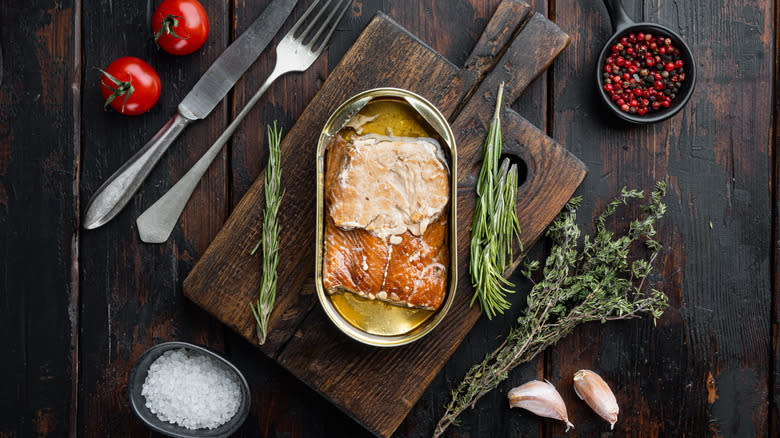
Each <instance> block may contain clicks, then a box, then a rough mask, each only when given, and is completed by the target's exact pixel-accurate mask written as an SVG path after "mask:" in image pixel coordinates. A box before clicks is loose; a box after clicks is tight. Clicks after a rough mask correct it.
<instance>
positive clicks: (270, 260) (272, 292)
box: [249, 121, 284, 345]
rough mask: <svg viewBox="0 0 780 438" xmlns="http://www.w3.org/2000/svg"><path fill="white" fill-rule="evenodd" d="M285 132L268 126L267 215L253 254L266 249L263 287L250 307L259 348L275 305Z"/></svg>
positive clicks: (264, 251)
mask: <svg viewBox="0 0 780 438" xmlns="http://www.w3.org/2000/svg"><path fill="white" fill-rule="evenodd" d="M281 141H282V130H281V129H278V130H277V129H276V121H274V126H273V128H272V127H271V126H268V149H269V153H268V167H267V168H266V171H265V211H264V212H263V235H262V237H261V240H260V241H259V242H257V245H256V246H255V248H254V249H253V250H252V254H254V253H255V252H256V251H257V249H258V248H260V247H261V246H262V248H263V262H262V263H263V277H262V280H261V283H260V294H259V297H258V299H257V302H256V303H254V304H253V303H249V307H251V309H252V315H254V317H255V321H257V337H258V339H259V343H260V345H263V344H265V340H266V338H267V337H268V320H269V319H270V318H271V311H272V310H273V308H274V302H275V301H276V281H277V273H276V267H277V265H278V264H279V231H280V226H279V220H278V214H279V205H280V204H281V203H282V198H283V197H284V191H283V190H281V179H282V172H281V169H280V168H279V166H280V163H281V151H280V149H279V144H280V143H281Z"/></svg>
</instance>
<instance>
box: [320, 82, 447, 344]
mask: <svg viewBox="0 0 780 438" xmlns="http://www.w3.org/2000/svg"><path fill="white" fill-rule="evenodd" d="M379 97H396V98H402V99H404V100H405V101H406V102H407V103H408V104H409V105H410V106H411V107H412V108H413V109H415V110H416V111H417V112H418V113H419V114H420V115H421V116H422V117H423V118H424V119H425V120H426V121H427V122H428V123H429V124H430V125H431V127H433V128H434V129H435V130H436V132H437V133H438V134H439V135H440V136H441V138H442V140H444V142H445V143H446V145H447V147H448V148H449V151H450V160H449V161H450V162H449V165H450V217H449V227H450V232H449V249H450V269H449V275H448V282H449V286H448V291H447V296H446V297H445V300H444V303H442V306H441V307H440V308H439V310H437V311H436V313H434V315H433V316H432V317H431V318H430V319H428V320H427V321H426V322H425V323H424V324H423V326H421V327H418V328H416V329H414V330H412V331H411V332H408V333H405V334H402V335H397V336H379V335H374V334H370V333H366V332H364V331H363V330H360V329H359V328H357V327H355V326H353V325H352V324H350V323H349V322H348V321H347V320H345V319H344V318H343V317H342V316H341V314H340V313H339V312H338V310H337V309H336V308H335V306H334V305H333V303H332V301H331V300H330V298H329V296H328V294H327V292H325V288H324V287H323V284H322V269H323V267H322V263H323V257H324V251H325V245H324V242H325V227H324V223H325V149H326V147H327V145H328V143H329V142H330V140H331V139H332V137H333V135H335V134H336V133H338V131H340V130H341V128H342V127H343V124H344V123H345V122H346V121H347V119H348V118H349V117H351V116H352V115H354V114H356V113H357V112H358V111H360V109H362V108H363V107H364V106H365V105H366V104H367V103H368V102H369V101H371V100H373V99H375V98H379ZM347 112H348V113H349V114H347ZM345 115H348V116H349V117H345ZM337 121H339V125H340V126H335V125H334V123H335V122H337ZM457 157H458V156H457V148H456V145H455V137H454V135H453V134H452V129H451V128H450V125H449V123H448V122H447V119H446V118H445V117H444V115H442V114H441V112H440V111H439V110H438V109H437V108H436V107H435V106H433V104H432V103H430V102H429V101H428V100H427V99H425V98H423V97H422V96H420V95H418V94H415V93H412V92H411V91H408V90H403V89H400V88H374V89H371V90H366V91H363V92H361V93H358V94H357V95H355V96H353V97H351V98H350V99H347V101H345V102H344V103H342V104H341V105H340V106H339V107H338V108H337V109H336V110H335V111H334V112H333V114H331V116H330V117H329V118H328V121H327V122H326V123H325V126H324V127H323V129H322V132H321V133H320V138H319V141H318V143H317V160H316V163H317V172H316V187H317V198H316V199H317V200H316V202H317V215H316V221H317V224H316V237H315V264H316V266H315V284H316V288H317V298H318V299H319V302H320V305H321V306H322V308H323V310H324V311H325V313H326V314H327V315H328V318H330V320H331V321H332V322H333V324H334V325H336V327H338V328H339V330H341V331H342V332H343V333H344V334H346V335H347V336H349V337H351V338H352V339H355V340H356V341H358V342H362V343H364V344H367V345H372V346H375V347H397V346H401V345H406V344H409V343H411V342H414V341H416V340H418V339H420V338H422V337H423V336H425V335H427V334H428V333H430V332H431V331H433V329H434V328H435V327H436V326H437V325H438V324H439V323H440V322H441V321H442V320H443V319H444V317H445V316H446V314H447V312H448V311H449V309H450V307H451V306H452V303H453V301H454V300H455V291H456V289H457V281H458V236H457V230H458V222H457V213H458V202H457V183H458V177H457V169H458V158H457Z"/></svg>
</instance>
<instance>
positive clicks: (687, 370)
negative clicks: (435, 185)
mask: <svg viewBox="0 0 780 438" xmlns="http://www.w3.org/2000/svg"><path fill="white" fill-rule="evenodd" d="M556 11H557V12H556V17H557V22H558V23H559V24H560V25H561V27H562V28H563V29H564V30H566V31H569V32H570V33H571V34H572V38H573V41H572V46H571V47H570V49H569V50H568V51H567V52H566V53H565V54H564V56H563V57H562V58H561V62H560V63H559V64H558V67H559V68H557V69H556V71H555V91H554V93H555V95H554V99H555V104H556V108H555V114H556V119H555V121H554V131H553V132H554V137H555V138H557V139H560V140H561V141H562V142H563V143H564V144H568V145H569V146H570V147H571V148H572V151H573V152H574V153H575V154H576V155H578V156H579V157H581V158H582V159H583V161H585V162H586V163H588V165H589V167H590V168H591V173H590V176H589V177H588V178H587V179H586V180H585V182H584V184H583V186H582V187H581V189H580V193H581V194H583V195H584V200H585V202H584V205H583V208H582V210H581V211H582V213H581V215H580V218H581V220H582V221H583V222H587V221H588V218H589V217H591V216H592V214H596V213H597V212H598V211H600V209H601V207H603V205H604V204H605V203H606V202H607V200H608V199H609V198H610V197H612V196H613V195H615V194H616V193H618V191H619V190H620V188H621V187H622V186H629V187H637V188H644V189H650V188H651V187H652V185H653V184H654V182H655V181H657V180H661V179H665V180H667V181H668V183H669V193H668V196H667V205H668V207H669V208H668V213H667V215H666V217H665V218H664V220H663V221H662V223H661V224H660V230H659V235H658V238H659V240H660V241H661V242H662V243H663V244H664V246H665V249H664V251H663V253H662V254H661V257H659V262H658V263H657V264H656V268H657V270H658V274H659V276H657V277H656V278H657V279H658V280H659V283H658V284H657V288H659V289H661V290H663V291H665V292H666V294H667V295H668V296H669V298H670V304H671V307H670V309H669V310H668V311H667V312H666V313H665V314H664V316H663V318H662V319H661V320H660V321H659V322H658V326H657V327H655V328H654V326H653V324H652V323H651V322H650V321H648V320H641V321H633V322H628V323H620V324H605V325H596V324H593V325H589V326H585V327H581V328H580V329H578V330H577V331H576V332H575V333H574V334H573V335H572V336H571V337H569V338H567V339H566V340H564V341H563V342H561V343H560V344H559V345H558V346H557V347H556V348H554V349H553V350H552V352H551V356H550V357H551V365H552V369H551V375H550V378H551V381H552V382H553V383H554V384H556V386H557V387H558V388H559V389H561V392H562V394H563V395H564V397H565V399H566V401H567V403H568V405H569V407H570V413H572V416H573V417H574V423H575V424H576V425H577V432H578V433H584V434H585V435H586V436H596V435H597V434H599V433H603V432H606V431H607V430H608V425H607V424H606V423H604V422H603V421H600V420H599V419H598V418H597V417H596V416H595V415H594V414H593V413H592V412H591V411H590V409H589V408H588V407H587V406H585V405H584V404H583V403H582V402H580V401H579V400H577V398H576V396H575V395H574V394H573V391H572V390H571V378H572V374H573V373H574V372H575V371H576V370H577V369H579V368H591V369H593V370H595V371H597V372H600V373H601V374H602V375H603V376H604V378H605V379H606V380H607V381H608V382H609V383H611V384H612V387H613V389H614V390H615V392H616V395H617V398H618V401H619V403H620V404H621V419H620V420H619V421H618V423H617V425H616V427H615V430H616V432H615V433H616V434H619V435H629V434H635V433H637V431H641V432H640V433H641V434H642V435H643V436H710V435H715V434H718V435H722V436H766V434H767V426H768V417H767V403H766V402H765V400H767V399H768V397H769V394H768V393H767V389H766V388H767V382H768V379H769V376H768V374H767V372H768V367H769V357H768V352H769V351H770V348H769V343H770V310H769V309H770V304H771V285H770V282H769V273H770V270H771V267H770V266H769V253H768V248H769V247H770V244H771V242H769V240H768V239H769V238H768V236H769V235H770V214H771V212H770V210H769V209H767V207H766V206H767V205H770V204H771V201H772V200H771V199H769V197H768V187H770V179H769V169H770V166H768V165H767V164H766V163H767V156H768V155H767V154H768V150H767V145H768V144H769V132H770V126H769V120H770V111H771V106H772V103H771V100H770V99H771V96H770V93H767V90H769V89H770V88H771V81H772V78H773V67H772V60H771V57H770V56H768V54H769V53H770V52H769V49H770V47H771V39H772V37H773V32H772V22H771V18H770V17H771V11H772V7H771V6H770V5H769V3H768V2H758V1H750V0H745V1H741V2H731V3H712V2H706V1H689V2H676V3H674V4H672V3H670V2H663V1H648V2H643V7H637V8H636V9H633V10H630V11H629V12H630V13H631V14H632V15H633V16H634V17H635V18H637V19H643V20H646V21H656V22H660V23H662V24H667V25H670V26H671V27H672V28H673V29H675V30H676V31H678V32H679V33H680V34H681V35H682V36H683V37H684V38H686V40H687V41H688V43H689V44H690V45H691V47H692V49H693V51H694V54H695V56H696V59H697V62H698V64H697V68H698V79H697V85H696V92H695V93H694V95H693V97H692V99H691V101H690V102H689V103H688V105H687V107H686V108H685V109H684V110H683V111H682V112H681V113H679V114H678V115H676V116H675V117H673V118H672V119H670V120H668V121H666V122H662V123H658V124H655V125H651V126H644V127H635V126H627V125H625V124H623V123H621V122H619V121H618V120H617V119H616V118H614V117H612V116H611V115H609V114H608V113H607V111H606V109H605V108H604V107H603V106H602V103H601V102H599V101H598V97H597V94H596V91H595V90H594V89H593V88H592V87H593V85H591V84H592V79H591V78H592V77H593V75H594V69H595V68H596V66H594V63H595V62H596V59H597V56H598V52H599V50H600V45H601V44H603V43H604V42H605V41H606V40H607V38H608V37H609V35H610V34H611V31H610V29H609V19H608V18H607V15H606V11H605V9H604V8H603V6H602V5H601V2H600V1H597V0H589V1H584V2H556ZM714 41H718V42H717V43H713V42H714ZM734 47H739V49H738V50H734ZM775 74H776V73H775ZM636 212H637V210H636V209H629V210H627V211H624V212H623V213H621V214H620V215H619V216H618V217H617V218H616V219H615V220H614V221H613V223H612V224H613V225H614V226H616V227H623V226H625V225H627V222H628V219H629V217H630V216H632V215H633V214H635V213H636ZM661 277H662V278H661ZM552 434H553V435H556V436H559V435H561V436H562V435H563V429H562V428H559V427H557V426H556V427H555V428H554V429H553V431H552Z"/></svg>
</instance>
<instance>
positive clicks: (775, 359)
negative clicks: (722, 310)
mask: <svg viewBox="0 0 780 438" xmlns="http://www.w3.org/2000/svg"><path fill="white" fill-rule="evenodd" d="M773 9H774V12H775V16H774V23H773V24H774V25H773V30H774V49H775V50H774V69H773V73H774V74H773V75H772V76H773V77H774V82H773V86H772V90H773V91H774V95H773V96H772V99H773V101H774V108H773V111H772V132H771V135H770V136H769V149H768V152H769V157H770V158H771V159H772V237H771V241H772V255H771V256H772V260H771V262H770V263H771V264H770V266H771V268H772V271H771V281H772V297H773V304H774V306H773V308H772V358H771V360H772V368H771V369H770V370H769V372H770V373H772V374H771V376H770V379H769V384H770V387H769V391H770V396H771V399H770V401H769V436H777V434H778V433H780V424H778V422H779V421H780V322H779V321H780V275H778V273H779V272H780V210H779V209H780V155H779V154H778V152H780V151H778V149H777V145H778V144H780V143H778V142H780V136H778V132H780V91H778V87H780V78H778V71H779V70H780V31H778V27H780V4H779V3H778V2H777V1H775V2H774V8H773Z"/></svg>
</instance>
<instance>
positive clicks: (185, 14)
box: [152, 0, 209, 55]
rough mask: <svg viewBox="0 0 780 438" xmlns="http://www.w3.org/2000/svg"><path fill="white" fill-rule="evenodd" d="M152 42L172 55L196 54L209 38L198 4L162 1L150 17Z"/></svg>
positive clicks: (194, 1)
mask: <svg viewBox="0 0 780 438" xmlns="http://www.w3.org/2000/svg"><path fill="white" fill-rule="evenodd" d="M152 30H153V31H154V40H155V41H156V42H157V45H159V46H160V47H161V48H162V49H163V50H165V51H166V52H168V53H170V54H172V55H187V54H189V53H192V52H194V51H196V50H198V49H199V48H200V47H201V46H202V45H203V43H205V42H206V38H207V37H208V36H209V17H208V15H206V10H205V9H203V6H201V4H200V3H198V0H165V1H163V2H162V3H160V6H157V9H156V10H155V11H154V14H152Z"/></svg>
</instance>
